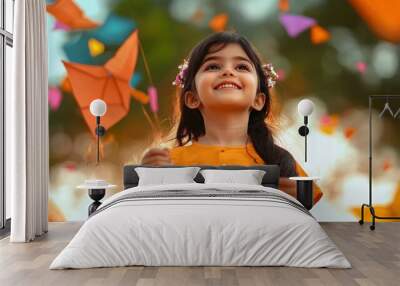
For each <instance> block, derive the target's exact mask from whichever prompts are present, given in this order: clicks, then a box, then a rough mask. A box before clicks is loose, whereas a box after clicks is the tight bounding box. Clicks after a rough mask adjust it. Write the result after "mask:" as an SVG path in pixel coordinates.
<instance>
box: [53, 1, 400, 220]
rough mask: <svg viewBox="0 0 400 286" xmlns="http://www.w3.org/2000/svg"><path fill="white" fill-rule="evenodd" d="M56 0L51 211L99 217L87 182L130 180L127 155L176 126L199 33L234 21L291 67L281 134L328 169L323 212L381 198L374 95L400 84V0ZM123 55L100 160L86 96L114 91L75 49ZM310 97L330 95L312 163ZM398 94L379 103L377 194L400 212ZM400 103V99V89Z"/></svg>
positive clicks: (280, 96) (311, 165)
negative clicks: (181, 76)
mask: <svg viewBox="0 0 400 286" xmlns="http://www.w3.org/2000/svg"><path fill="white" fill-rule="evenodd" d="M47 3H48V7H47V8H48V17H47V23H48V44H49V112H50V116H49V118H50V127H49V128H50V150H49V151H50V168H51V173H50V193H49V220H50V221H73V220H84V219H86V218H87V207H88V205H89V204H90V203H91V200H90V199H89V198H88V196H87V191H85V190H80V189H77V188H76V187H77V186H78V185H80V184H82V183H83V182H84V181H85V180H87V179H105V180H107V181H108V182H109V183H112V184H116V185H118V187H117V188H116V189H113V190H108V191H107V196H110V195H112V194H113V193H115V192H119V191H121V190H122V167H123V165H124V164H128V163H138V162H140V158H141V155H142V153H143V151H144V150H145V149H146V148H148V147H149V146H157V145H158V144H159V143H160V141H159V139H160V136H162V135H165V134H167V133H168V131H169V130H170V128H171V127H172V124H173V121H172V115H173V108H174V101H175V96H176V87H174V86H173V85H171V82H172V81H173V80H174V79H175V76H176V73H177V66H178V65H179V64H181V63H182V61H183V59H184V58H185V57H186V56H187V55H188V53H189V52H190V50H191V48H192V47H193V46H194V45H195V44H196V43H197V42H198V41H199V40H201V39H202V38H204V37H205V36H207V35H209V34H210V33H212V32H214V31H222V30H233V31H237V32H239V33H241V34H243V35H245V36H246V37H247V38H248V39H249V40H250V41H251V42H252V43H253V44H254V46H255V47H256V48H257V49H258V51H259V53H260V55H261V56H262V58H263V60H264V61H265V62H272V63H273V64H274V66H275V69H276V70H277V72H278V74H279V76H280V81H279V83H278V84H277V86H276V88H275V89H274V90H273V91H272V95H273V98H274V104H275V105H274V113H275V116H276V123H277V124H279V131H278V132H277V134H276V139H277V141H278V143H279V144H280V145H282V146H284V147H285V148H287V149H288V150H289V151H290V152H291V153H292V154H293V155H294V156H295V158H296V160H297V161H298V162H299V163H300V164H302V166H303V167H304V169H306V171H307V172H308V174H309V175H315V176H319V177H320V178H321V179H320V180H319V181H318V184H319V186H320V187H321V189H322V191H323V192H324V197H323V199H322V200H321V201H320V202H319V203H318V204H317V205H316V206H315V207H314V208H313V210H312V213H313V214H314V215H315V216H316V218H317V219H319V220H320V221H354V220H356V219H358V217H359V207H360V204H361V203H363V202H367V201H368V96H369V95H371V94H381V95H387V94H400V92H399V90H400V80H399V76H400V71H399V56H400V47H399V45H398V42H399V41H400V29H399V27H400V20H399V19H400V4H399V2H398V1H396V0H379V1H378V0H375V1H374V0H353V1H328V0H302V1H288V0H286V1H278V0H247V1H240V0H225V1H211V0H189V1H186V0H164V1H163V0H137V1H136V0H135V1H133V0H112V1H111V0H55V1H51V0H48V1H47ZM136 36H137V38H136ZM130 51H132V52H130ZM135 51H136V52H135ZM113 59H114V60H113ZM109 60H113V61H114V63H115V64H114V70H118V69H119V70H120V73H119V74H117V75H116V74H112V75H111V76H116V77H117V80H118V82H119V84H120V85H119V87H120V89H119V93H124V96H123V97H124V102H125V110H126V111H125V112H124V114H122V113H118V112H117V113H115V112H114V114H109V118H108V119H109V121H108V126H107V132H106V136H105V137H104V138H103V139H102V143H101V163H100V164H99V165H96V164H95V153H96V144H95V143H96V141H95V137H94V136H93V128H92V127H93V126H94V122H95V118H91V117H90V116H88V114H87V104H86V106H85V103H84V102H87V101H88V100H89V99H91V98H93V99H95V98H97V97H99V96H100V95H99V88H100V87H99V86H101V84H100V81H96V76H93V75H92V76H90V75H88V73H87V70H93V69H92V68H90V67H89V68H87V67H86V72H85V71H84V72H82V71H81V73H79V72H78V73H76V70H75V72H70V71H68V72H67V69H66V68H65V65H64V64H63V61H65V62H68V63H70V64H71V66H73V67H74V68H77V69H80V68H81V69H82V66H81V65H82V64H83V65H92V66H98V67H97V68H94V69H96V72H97V71H98V70H99V69H101V67H103V66H106V67H107V66H108V64H107V63H109V62H108V61H109ZM83 69H85V68H83ZM103 72H104V70H103ZM70 73H72V75H70ZM104 73H105V74H106V75H105V76H106V77H107V76H110V75H109V74H107V73H106V72H104ZM98 76H99V75H98V74H97V77H98ZM85 85H86V87H85ZM119 93H118V91H117V92H116V91H115V90H113V91H111V90H108V91H107V92H106V94H107V96H108V99H107V100H108V101H109V102H112V101H118V98H119V96H120V95H118V94H119ZM302 98H310V99H312V100H313V101H314V103H315V105H316V110H315V111H314V113H313V114H312V116H311V118H310V121H311V122H310V126H311V128H310V129H311V134H310V137H309V161H308V162H307V163H305V162H304V140H303V138H301V137H300V136H299V135H298V134H297V129H298V127H299V126H300V125H301V123H302V118H301V117H300V116H299V115H298V113H297V103H298V102H299V100H301V99H302ZM385 103H386V99H385V98H382V100H375V101H374V105H373V109H374V110H373V130H374V133H373V142H374V144H373V156H374V161H373V187H374V203H375V204H376V205H377V213H378V214H379V215H386V216H389V215H390V216H394V215H400V162H399V146H400V136H399V126H400V115H399V116H398V117H397V118H394V117H393V116H391V114H390V112H386V113H385V114H384V115H383V116H382V117H379V114H380V113H381V111H382V110H383V108H384V105H385ZM389 106H390V107H391V109H392V110H393V113H395V112H396V111H397V110H399V108H400V99H398V100H390V101H389ZM85 112H86V114H85ZM125 113H126V114H125ZM116 114H117V115H116ZM118 114H119V116H118ZM111 117H113V118H111ZM117 117H118V118H117Z"/></svg>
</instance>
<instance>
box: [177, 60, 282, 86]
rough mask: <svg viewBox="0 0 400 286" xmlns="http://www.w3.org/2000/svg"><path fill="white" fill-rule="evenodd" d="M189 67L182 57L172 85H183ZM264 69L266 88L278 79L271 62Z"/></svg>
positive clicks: (273, 84)
mask: <svg viewBox="0 0 400 286" xmlns="http://www.w3.org/2000/svg"><path fill="white" fill-rule="evenodd" d="M188 67H189V61H188V60H186V59H184V60H183V64H181V65H179V66H178V69H179V72H178V74H177V75H176V78H175V80H174V81H173V82H172V84H173V85H176V86H179V87H180V88H183V87H184V84H183V83H184V82H185V76H186V74H187V69H188ZM262 67H263V69H264V75H265V78H266V79H267V82H266V84H267V86H268V88H273V87H274V86H275V84H276V82H277V81H278V80H279V76H278V74H277V73H276V72H275V69H274V67H273V65H272V64H271V63H268V64H264V65H263V66H262Z"/></svg>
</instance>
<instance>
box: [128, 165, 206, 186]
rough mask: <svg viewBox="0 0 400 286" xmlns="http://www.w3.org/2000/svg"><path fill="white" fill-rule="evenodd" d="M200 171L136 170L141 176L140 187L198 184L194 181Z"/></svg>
mask: <svg viewBox="0 0 400 286" xmlns="http://www.w3.org/2000/svg"><path fill="white" fill-rule="evenodd" d="M199 170H200V168H199V167H182V168H179V167H178V168H146V167H137V168H135V171H136V173H137V174H138V176H139V183H138V186H149V185H167V184H186V183H196V182H195V181H194V180H193V179H194V178H195V177H196V175H197V173H198V172H199Z"/></svg>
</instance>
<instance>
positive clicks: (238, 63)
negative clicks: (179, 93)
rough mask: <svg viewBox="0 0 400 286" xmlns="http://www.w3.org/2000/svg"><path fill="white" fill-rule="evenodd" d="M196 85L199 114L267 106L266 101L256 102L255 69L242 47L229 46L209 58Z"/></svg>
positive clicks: (236, 45) (200, 71) (207, 57)
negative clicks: (204, 110) (212, 110)
mask: <svg viewBox="0 0 400 286" xmlns="http://www.w3.org/2000/svg"><path fill="white" fill-rule="evenodd" d="M195 85H196V91H197V96H198V99H199V103H198V104H199V105H198V106H197V107H198V108H199V109H200V110H202V109H208V108H209V109H215V110H221V111H222V110H244V109H248V110H250V107H254V108H256V109H257V110H259V109H261V108H262V107H263V105H264V104H263V103H264V100H262V102H260V100H257V99H256V98H257V97H258V96H257V87H258V77H257V72H256V69H255V66H254V64H253V63H252V62H251V60H250V59H249V57H248V56H247V55H246V53H245V52H244V50H243V49H242V47H241V46H240V45H239V44H233V43H232V44H227V45H226V46H225V47H224V48H223V49H221V50H219V51H217V52H211V53H209V54H207V55H206V57H205V58H204V60H203V63H202V65H201V66H200V69H199V70H198V72H197V74H196V76H195ZM257 102H258V106H256V105H257ZM259 105H261V106H259ZM189 107H190V106H189ZM193 107H194V106H193Z"/></svg>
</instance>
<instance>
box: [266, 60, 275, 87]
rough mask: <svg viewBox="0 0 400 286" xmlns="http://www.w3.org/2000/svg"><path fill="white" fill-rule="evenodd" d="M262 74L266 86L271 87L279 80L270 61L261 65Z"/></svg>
mask: <svg viewBox="0 0 400 286" xmlns="http://www.w3.org/2000/svg"><path fill="white" fill-rule="evenodd" d="M263 69H264V74H265V77H266V78H267V86H268V88H273V87H274V86H275V84H276V82H277V80H279V76H278V74H277V73H276V72H275V69H274V66H273V65H272V64H271V63H268V64H265V65H263Z"/></svg>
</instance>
